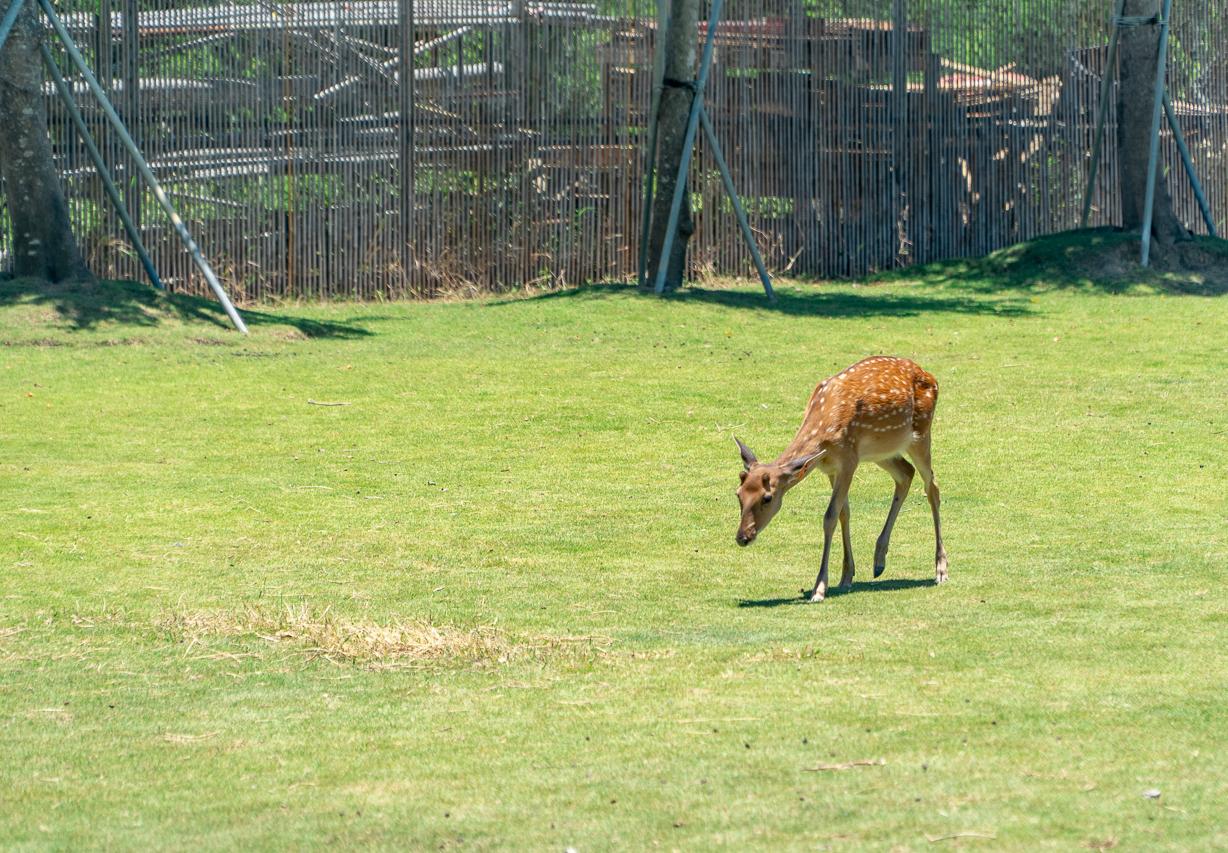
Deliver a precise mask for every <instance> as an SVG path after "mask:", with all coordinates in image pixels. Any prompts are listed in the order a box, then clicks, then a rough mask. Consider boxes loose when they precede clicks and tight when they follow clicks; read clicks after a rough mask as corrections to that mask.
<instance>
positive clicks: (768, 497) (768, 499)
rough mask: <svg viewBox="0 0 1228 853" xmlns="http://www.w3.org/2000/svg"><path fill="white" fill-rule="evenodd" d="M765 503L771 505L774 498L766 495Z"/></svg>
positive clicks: (764, 497)
mask: <svg viewBox="0 0 1228 853" xmlns="http://www.w3.org/2000/svg"><path fill="white" fill-rule="evenodd" d="M763 502H764V503H765V504H770V503H771V502H772V496H771V495H764V496H763Z"/></svg>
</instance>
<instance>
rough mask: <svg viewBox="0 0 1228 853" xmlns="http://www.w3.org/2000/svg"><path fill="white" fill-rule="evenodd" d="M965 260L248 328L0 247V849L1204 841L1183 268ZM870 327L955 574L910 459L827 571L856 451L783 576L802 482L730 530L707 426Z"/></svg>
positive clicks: (1199, 598) (1215, 433) (766, 425)
mask: <svg viewBox="0 0 1228 853" xmlns="http://www.w3.org/2000/svg"><path fill="white" fill-rule="evenodd" d="M997 275H998V273H994V272H992V271H990V268H984V269H981V270H980V271H979V272H978V271H977V270H975V269H972V268H971V267H969V266H967V265H950V266H948V267H946V268H945V271H944V269H943V268H939V267H934V268H931V269H930V270H929V271H928V272H927V273H926V275H925V279H926V281H928V282H930V283H916V281H917V280H916V279H904V280H901V281H898V282H896V283H893V284H888V285H878V286H866V285H864V284H850V285H841V286H832V285H821V286H815V285H801V284H797V283H789V282H781V283H780V284H779V290H780V301H779V302H778V304H777V305H776V306H775V307H774V308H769V307H768V306H766V305H765V304H764V302H763V299H762V295H761V294H759V293H757V292H756V289H755V287H753V286H752V285H750V284H748V283H739V284H738V285H736V286H734V287H727V288H717V289H711V290H693V291H690V292H687V293H684V294H683V295H681V296H679V297H677V298H675V299H671V300H666V301H660V300H656V299H651V298H644V297H638V296H636V295H635V294H634V292H633V291H631V290H630V289H628V288H624V287H610V288H601V287H593V288H589V289H586V290H581V291H575V292H566V293H562V294H558V295H551V296H545V297H542V298H538V299H520V300H510V301H486V302H454V303H435V304H392V305H389V304H375V305H372V304H365V305H363V304H336V305H328V306H303V305H286V306H264V307H260V308H258V309H252V310H249V314H248V316H249V322H250V323H251V324H252V328H253V335H252V337H251V338H250V339H240V338H238V337H237V335H235V334H234V333H233V332H230V331H228V330H227V329H226V328H225V326H224V325H223V324H222V321H221V320H220V312H218V311H217V309H216V308H215V307H214V306H212V303H209V302H207V301H204V300H194V299H189V298H184V297H176V298H173V299H163V298H158V297H156V296H154V295H153V293H152V291H150V290H149V289H148V288H142V287H139V286H137V285H112V284H105V285H102V286H99V287H98V288H93V289H81V288H77V289H73V288H51V289H46V288H41V287H36V286H31V285H30V284H29V283H23V282H7V283H0V338H2V339H3V340H2V342H0V343H2V344H3V346H0V410H2V413H3V418H0V423H2V424H3V426H0V440H2V441H3V445H4V447H5V453H4V454H2V455H0V513H2V514H3V518H4V528H5V535H4V536H3V537H0V567H2V571H3V577H4V583H3V591H2V594H0V685H2V686H0V719H3V721H4V725H3V728H2V729H0V731H2V732H3V733H2V734H0V744H2V745H3V755H4V761H3V762H0V789H2V790H3V791H4V792H5V794H4V797H3V799H2V800H0V846H4V847H9V848H36V847H37V848H43V847H54V848H72V849H80V848H95V847H115V848H128V849H133V848H137V849H148V848H187V847H191V848H196V849H235V848H245V849H252V848H255V849H265V848H277V849H285V848H287V847H311V846H316V845H317V844H318V843H319V840H320V839H323V838H328V839H331V840H332V841H334V842H335V843H336V844H338V845H339V846H344V847H359V846H362V847H388V848H399V849H405V848H409V849H437V848H441V847H444V848H450V847H453V846H461V845H464V846H465V847H475V848H482V849H488V848H498V849H547V850H549V849H555V850H561V849H563V848H565V847H568V846H574V847H575V848H577V849H579V850H591V849H604V848H617V849H649V848H652V847H655V846H657V845H658V844H659V846H661V847H662V848H666V849H668V848H680V849H713V848H718V847H728V848H735V849H768V850H779V849H814V848H815V847H822V846H825V845H836V844H838V845H841V846H848V847H850V848H852V849H889V848H892V847H900V848H909V849H928V848H931V847H933V848H934V849H937V846H938V845H937V843H936V844H935V845H931V844H930V843H928V842H929V840H932V839H946V840H944V841H942V842H941V843H942V844H943V845H949V846H955V845H959V844H961V843H966V844H969V845H971V844H980V845H983V846H985V847H986V849H1013V850H1024V849H1036V848H1038V847H1043V846H1054V847H1062V848H1071V849H1075V848H1079V847H1081V846H1094V845H1100V846H1102V847H1103V846H1106V845H1110V844H1117V845H1120V846H1121V847H1122V848H1123V849H1132V848H1133V849H1148V850H1155V849H1172V850H1188V849H1209V848H1214V847H1223V846H1225V845H1228V835H1225V830H1224V825H1223V821H1222V812H1223V802H1224V797H1225V795H1226V794H1228V789H1226V788H1225V780H1224V776H1223V773H1222V768H1223V767H1224V765H1225V763H1226V762H1228V721H1226V720H1228V718H1225V715H1224V714H1223V713H1222V705H1223V696H1224V695H1225V691H1226V690H1228V663H1225V660H1226V659H1225V656H1224V655H1222V654H1219V653H1218V651H1217V650H1219V649H1221V648H1223V647H1224V645H1225V642H1226V641H1228V622H1226V621H1225V619H1224V613H1225V611H1226V610H1228V601H1226V600H1225V595H1226V594H1225V592H1224V591H1223V589H1222V587H1221V585H1220V584H1219V583H1218V580H1219V577H1220V574H1221V573H1222V567H1223V566H1224V564H1225V561H1228V539H1226V538H1225V526H1224V524H1223V520H1224V518H1225V516H1226V515H1228V492H1226V491H1225V490H1224V488H1223V481H1224V470H1223V464H1222V459H1221V457H1222V445H1223V435H1224V433H1225V430H1226V429H1228V420H1226V415H1225V411H1224V406H1223V401H1224V400H1225V399H1226V398H1228V381H1226V379H1225V375H1224V372H1223V370H1222V369H1221V365H1222V364H1223V362H1224V359H1225V357H1226V356H1228V351H1226V350H1225V341H1228V313H1225V306H1224V304H1223V299H1222V298H1215V297H1193V296H1190V297H1174V296H1164V295H1157V294H1152V295H1142V296H1137V297H1129V296H1109V295H1105V294H1104V293H1102V292H1100V291H1099V289H1098V288H1096V286H1095V281H1094V280H1092V281H1090V282H1089V283H1087V284H1086V285H1082V286H1079V287H1074V288H1068V287H1067V286H1066V285H1064V284H1062V283H1061V282H1060V281H1058V282H1051V283H1046V282H1044V281H1031V280H1028V279H1027V278H1026V277H1015V276H1011V275H1004V277H1002V278H998V277H997ZM878 352H892V353H900V354H904V355H908V356H912V357H914V358H916V359H917V360H918V361H919V362H920V363H921V364H922V365H924V366H925V367H927V368H928V369H930V370H931V371H933V372H934V373H935V374H936V375H937V377H938V381H939V383H940V384H941V387H942V398H941V402H940V404H939V408H938V419H937V423H936V426H935V463H936V469H937V473H938V477H939V480H940V482H941V483H942V486H943V498H944V503H943V521H944V528H945V530H944V532H945V534H946V539H947V547H948V549H949V551H950V553H951V560H952V562H951V572H952V575H951V577H952V580H951V581H950V583H948V584H946V585H945V586H943V587H939V588H935V587H933V586H931V585H930V584H929V579H930V578H931V577H932V572H933V566H932V559H933V551H932V549H933V539H932V531H931V528H930V520H929V512H928V508H927V507H926V506H925V501H924V499H923V498H922V497H921V495H920V493H919V490H918V489H917V488H914V490H913V493H912V495H911V496H910V497H909V499H908V502H907V503H906V504H905V506H904V510H903V513H902V515H901V517H900V521H899V524H898V525H897V527H896V532H895V537H894V541H893V543H892V550H891V556H890V558H889V562H888V568H887V574H886V576H885V577H884V578H882V579H881V580H879V581H875V582H872V581H870V579H869V574H870V572H869V569H870V556H871V553H872V548H873V541H874V537H875V535H876V534H877V533H878V530H879V526H880V525H881V523H882V520H883V517H884V515H885V513H886V509H887V505H888V501H889V495H890V485H889V481H888V479H887V477H886V476H885V475H884V474H883V473H882V472H881V471H879V470H878V469H877V468H875V467H874V466H868V467H867V470H865V471H864V472H863V473H862V474H861V475H860V476H859V477H858V478H857V481H856V483H855V484H854V488H853V493H852V500H853V506H852V530H853V538H854V545H855V548H856V555H857V559H858V565H859V571H858V583H857V585H856V586H855V589H854V591H853V592H852V593H851V594H842V595H832V596H831V597H830V598H829V600H828V601H827V602H826V603H824V604H822V605H818V606H806V605H802V604H800V603H798V601H797V599H796V590H797V589H799V588H800V587H802V586H804V585H808V584H809V583H810V582H812V581H813V577H814V573H815V570H816V566H817V560H818V548H819V541H820V530H819V519H820V516H821V514H822V511H823V506H824V500H825V498H826V495H825V489H824V486H825V484H824V483H822V482H819V481H818V480H817V479H816V480H813V481H808V482H807V483H805V484H803V485H802V486H801V487H799V489H798V490H797V491H796V492H793V493H791V494H790V495H789V497H788V500H787V503H786V506H785V507H784V510H783V511H782V513H781V515H780V516H779V518H778V519H777V521H775V522H774V524H773V526H772V527H771V529H769V530H768V531H767V532H766V533H765V534H764V535H763V536H762V537H761V539H760V541H759V542H757V543H756V544H755V545H754V546H752V547H751V548H750V549H746V550H743V549H738V548H737V547H736V546H735V545H734V543H733V533H734V528H735V521H736V518H735V515H736V509H735V503H734V499H733V495H732V492H733V488H734V486H735V485H736V482H737V478H736V473H737V471H738V468H739V465H738V461H737V456H736V452H735V450H734V446H733V442H732V440H731V434H733V433H735V432H736V433H737V434H738V435H740V436H741V437H742V438H743V439H745V440H746V441H748V442H749V443H750V444H751V445H752V446H753V447H755V449H756V450H758V451H759V452H760V454H761V455H763V456H770V455H772V454H773V453H775V452H776V451H778V450H780V449H781V448H783V447H784V445H785V443H786V442H787V441H788V439H789V437H790V436H791V435H792V432H793V430H794V429H795V427H796V426H797V422H798V418H799V413H800V410H801V407H802V405H803V404H804V402H805V400H806V397H807V395H808V394H809V392H810V390H811V388H812V387H813V385H814V383H815V382H816V381H817V380H818V379H819V378H821V377H823V376H825V375H828V374H830V373H832V372H833V371H836V370H838V369H840V368H841V367H842V366H844V365H846V364H848V363H850V362H852V361H853V360H855V359H857V358H860V357H862V356H864V355H867V354H870V353H878ZM309 401H315V402H317V403H332V404H337V405H312V404H311V403H310V402H309ZM340 404H345V405H340ZM427 623H430V624H431V625H433V626H434V629H435V630H436V632H437V633H438V642H436V643H435V645H434V646H431V645H430V644H429V643H426V641H424V640H421V639H415V638H420V637H422V636H424V635H423V633H422V632H423V631H424V630H425V629H424V628H423V627H422V626H423V625H425V624H427ZM415 644H417V645H415ZM428 646H429V648H434V649H436V650H438V654H437V655H436V656H435V657H433V658H432V657H427V658H424V657H421V656H415V654H416V652H415V649H419V647H421V648H426V647H428ZM880 760H881V761H882V763H881V764H878V763H870V764H864V765H850V766H849V768H848V769H843V770H842V769H828V770H822V769H817V768H822V767H837V768H838V767H840V766H842V765H846V764H848V763H850V762H858V761H862V762H877V761H880ZM1152 788H1156V789H1159V790H1160V791H1161V792H1162V795H1161V797H1160V799H1159V800H1152V799H1147V798H1144V797H1143V796H1141V795H1142V793H1143V791H1145V790H1147V789H1152ZM66 804H71V808H70V807H68V806H67V805H66Z"/></svg>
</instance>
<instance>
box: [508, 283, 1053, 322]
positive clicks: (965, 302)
mask: <svg viewBox="0 0 1228 853" xmlns="http://www.w3.org/2000/svg"><path fill="white" fill-rule="evenodd" d="M610 296H626V297H638V298H642V299H659V298H662V297H658V296H656V295H655V294H653V293H644V292H643V291H641V290H639V289H638V288H637V287H636V286H635V285H634V284H623V283H614V284H589V285H584V286H583V287H577V288H572V289H569V290H556V291H551V292H549V293H543V294H540V295H538V296H531V297H528V298H527V299H513V300H503V301H499V302H491V303H490V305H491V306H495V307H498V306H506V305H515V304H517V303H519V302H548V301H554V300H579V299H602V298H606V297H610ZM663 298H664V299H665V300H667V301H669V302H679V303H686V304H708V305H720V306H723V307H726V308H738V309H740V310H746V311H756V312H762V313H764V314H783V315H786V316H793V317H915V316H917V315H919V314H926V313H931V312H934V313H944V312H945V313H957V314H982V315H989V316H1002V317H1012V316H1021V315H1024V314H1028V313H1030V311H1029V309H1028V308H1027V306H1026V304H1025V303H1024V302H1023V301H1021V300H1017V299H994V300H990V299H986V298H984V297H983V296H967V297H965V296H950V295H927V294H924V293H919V292H918V293H904V292H900V291H899V290H888V289H886V288H881V289H880V288H873V287H868V288H865V289H864V290H863V292H860V293H857V292H850V291H849V290H848V289H847V288H840V289H839V290H834V289H824V288H823V287H822V286H821V285H814V286H809V285H801V286H800V287H798V288H788V289H777V291H776V301H775V302H769V301H768V300H767V297H766V296H765V295H764V294H763V293H762V292H759V293H755V292H750V291H744V290H723V289H708V288H703V287H695V286H689V287H686V288H684V289H682V290H680V291H678V292H676V293H672V294H669V295H667V296H665V297H663Z"/></svg>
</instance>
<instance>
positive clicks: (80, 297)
mask: <svg viewBox="0 0 1228 853" xmlns="http://www.w3.org/2000/svg"><path fill="white" fill-rule="evenodd" d="M18 305H33V306H43V307H48V308H51V309H52V310H54V311H55V313H56V315H57V316H58V317H59V318H60V319H61V320H62V321H64V322H65V323H66V324H67V325H68V326H69V327H71V328H73V329H77V330H86V329H93V328H95V327H97V326H100V325H103V324H115V325H120V326H132V327H144V328H149V327H153V326H158V325H160V324H162V323H164V322H167V321H175V322H180V323H207V324H209V325H212V326H217V327H220V328H223V329H231V328H233V326H231V323H230V318H229V317H227V316H226V312H225V310H224V309H223V308H222V306H221V305H220V304H218V303H217V302H216V301H214V300H212V299H205V298H203V297H200V296H187V295H185V294H178V293H174V294H168V293H162V292H161V291H157V290H155V289H153V288H152V287H149V286H147V285H144V284H139V283H137V282H134V281H98V282H61V283H59V284H50V283H48V282H45V281H39V280H38V279H31V278H15V279H9V280H7V281H0V309H3V308H6V307H10V306H18ZM239 313H240V314H241V315H242V316H243V320H244V321H245V322H246V323H247V325H248V326H289V327H291V328H294V329H297V330H298V331H299V332H301V333H302V334H303V335H304V336H305V337H308V338H360V337H366V336H368V335H370V334H371V332H370V331H368V330H367V329H364V328H363V327H361V326H356V325H353V324H352V323H334V322H328V321H325V320H311V319H308V318H306V317H295V316H293V315H290V314H274V313H269V312H265V311H253V310H250V309H240V311H239Z"/></svg>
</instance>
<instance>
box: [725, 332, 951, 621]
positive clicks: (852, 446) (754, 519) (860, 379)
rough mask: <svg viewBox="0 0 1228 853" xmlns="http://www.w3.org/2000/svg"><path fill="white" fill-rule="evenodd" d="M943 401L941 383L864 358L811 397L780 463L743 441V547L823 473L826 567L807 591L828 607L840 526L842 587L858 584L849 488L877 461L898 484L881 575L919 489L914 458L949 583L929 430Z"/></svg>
mask: <svg viewBox="0 0 1228 853" xmlns="http://www.w3.org/2000/svg"><path fill="white" fill-rule="evenodd" d="M937 403H938V383H937V382H936V381H935V380H934V377H933V376H932V375H930V374H929V373H927V372H925V371H924V370H922V369H921V367H920V366H918V365H917V364H915V363H913V362H911V361H909V360H908V359H906V358H892V357H889V356H876V357H874V358H867V359H863V360H861V361H859V362H857V363H856V364H854V365H853V366H852V367H848V368H845V369H844V370H843V371H842V372H840V373H839V374H837V375H835V376H833V377H831V378H830V379H825V380H824V381H823V382H821V383H819V386H818V387H817V388H815V389H814V393H813V394H811V395H810V402H809V403H808V404H807V406H806V416H805V417H804V418H803V419H802V425H801V428H800V429H798V431H797V435H796V436H795V437H794V438H793V441H792V442H791V443H790V444H789V446H788V448H787V449H786V450H785V452H784V453H782V454H781V455H780V457H779V458H778V459H777V460H776V461H775V462H769V463H763V462H760V461H759V460H758V459H756V458H755V454H754V453H752V452H751V450H750V448H749V447H747V446H746V445H745V444H743V443H742V442H741V441H739V440H738V439H737V438H735V439H734V441H737V442H738V449H739V450H740V451H741V452H742V462H743V464H744V465H745V466H746V467H745V470H743V471H742V473H741V478H742V485H741V486H740V487H738V502H739V503H740V504H741V507H742V520H741V523H740V524H739V525H738V534H737V537H736V539H737V543H738V544H739V545H749V544H750V543H751V542H753V541H754V540H755V537H756V536H758V535H759V534H760V533H761V532H762V531H763V528H765V527H767V526H768V523H769V522H770V521H771V520H772V518H773V517H774V516H775V515H776V513H777V512H779V511H780V504H781V501H782V500H783V498H784V496H785V493H786V492H788V491H789V489H791V488H793V487H794V486H796V485H797V484H798V483H800V482H801V481H802V480H803V479H805V477H806V475H807V474H809V473H810V471H811V470H812V469H814V468H818V469H819V470H820V471H822V472H823V473H824V474H826V475H827V476H828V479H830V480H831V485H832V495H831V502H830V503H829V504H828V505H827V512H826V513H825V514H824V516H823V561H822V563H820V567H819V576H818V578H817V579H816V580H815V582H814V587H813V588H812V589H809V590H802V594H803V595H805V596H809V598H810V600H811V601H822V600H823V597H824V596H825V595H826V594H827V560H828V557H829V555H830V554H831V538H832V534H833V533H834V532H835V528H836V520H837V519H839V521H840V532H841V535H842V537H843V539H844V570H843V572H842V573H841V575H840V588H841V589H847V588H848V587H850V586H852V583H853V544H852V541H851V540H850V539H849V504H848V494H849V486H850V485H851V484H852V482H853V473H854V472H855V471H856V470H857V466H858V464H860V463H861V462H874V463H876V464H878V465H879V466H880V467H882V468H883V469H884V470H886V471H887V473H888V474H890V475H891V477H892V479H893V480H895V496H894V497H893V498H892V500H891V509H890V510H889V511H888V512H887V523H886V524H884V525H883V532H882V533H880V534H879V536H878V543H877V545H876V546H875V549H874V577H878V576H879V575H881V574H882V573H883V570H884V569H885V568H886V565H887V546H888V545H889V544H890V542H891V528H892V527H893V526H894V525H895V519H896V516H898V515H899V514H900V506H901V505H902V504H903V503H904V498H905V497H906V496H907V495H908V487H909V486H910V485H911V484H912V477H913V471H914V469H913V466H912V465H909V464H908V462H906V461H905V460H904V454H908V456H910V457H911V458H912V461H913V463H914V464H915V465H916V466H917V469H918V470H920V471H921V480H922V482H924V483H925V496H926V497H927V498H929V502H930V510H931V511H932V512H933V514H934V539H935V542H936V549H935V557H934V574H935V581H936V582H937V583H942V582H943V581H945V580H946V579H947V552H946V550H945V549H944V548H943V547H942V525H941V524H940V523H939V521H938V484H937V483H936V482H935V481H934V470H933V468H932V467H931V466H930V426H931V424H932V423H933V420H934V407H935V406H936V405H937Z"/></svg>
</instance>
